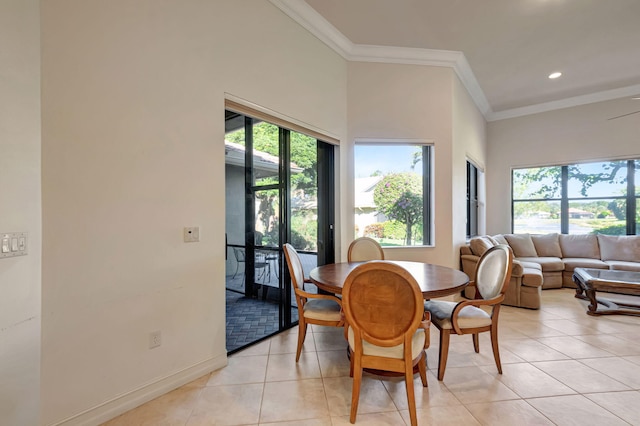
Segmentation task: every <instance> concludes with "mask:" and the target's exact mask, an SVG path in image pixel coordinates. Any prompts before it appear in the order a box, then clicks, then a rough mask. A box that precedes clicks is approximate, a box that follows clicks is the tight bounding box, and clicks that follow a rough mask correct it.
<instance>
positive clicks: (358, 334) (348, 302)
mask: <svg viewBox="0 0 640 426" xmlns="http://www.w3.org/2000/svg"><path fill="white" fill-rule="evenodd" d="M423 304H424V299H423V297H422V291H421V290H420V287H419V286H418V283H417V282H416V280H415V278H413V276H412V275H411V274H410V273H409V272H408V271H407V270H406V269H404V268H403V267H401V266H399V265H396V264H394V263H390V262H385V261H371V262H367V263H364V264H362V265H358V266H357V267H356V268H354V270H353V271H351V272H350V273H349V275H348V276H347V279H346V280H345V283H344V286H343V291H342V306H343V310H344V315H345V328H346V335H347V337H348V341H349V354H350V360H351V368H350V376H351V377H353V388H352V392H351V416H350V421H351V423H355V421H356V415H357V412H358V401H359V399H360V386H361V383H362V369H363V368H367V369H373V370H382V371H390V372H396V373H402V374H403V375H404V378H405V382H406V383H405V384H406V389H407V398H408V401H409V417H410V418H411V425H416V424H417V418H416V401H415V392H414V388H413V374H414V373H413V372H414V367H415V366H416V365H417V367H418V371H419V372H420V378H421V380H422V385H423V386H424V387H426V386H427V362H426V353H425V349H426V348H427V347H429V323H430V322H429V313H425V311H424V307H423V306H424V305H423Z"/></svg>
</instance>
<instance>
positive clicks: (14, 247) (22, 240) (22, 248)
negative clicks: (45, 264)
mask: <svg viewBox="0 0 640 426" xmlns="http://www.w3.org/2000/svg"><path fill="white" fill-rule="evenodd" d="M0 243H1V245H0V259H4V258H6V257H15V256H24V255H26V254H27V248H28V244H27V233H26V232H0Z"/></svg>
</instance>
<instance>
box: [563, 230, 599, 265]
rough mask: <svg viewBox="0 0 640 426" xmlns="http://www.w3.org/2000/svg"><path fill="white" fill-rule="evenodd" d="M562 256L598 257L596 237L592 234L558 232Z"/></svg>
mask: <svg viewBox="0 0 640 426" xmlns="http://www.w3.org/2000/svg"><path fill="white" fill-rule="evenodd" d="M560 249H561V250H562V257H588V258H591V259H600V249H599V248H598V237H596V236H595V235H593V234H560Z"/></svg>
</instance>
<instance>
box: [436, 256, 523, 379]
mask: <svg viewBox="0 0 640 426" xmlns="http://www.w3.org/2000/svg"><path fill="white" fill-rule="evenodd" d="M512 267H513V252H512V251H511V248H509V246H507V245H505V244H500V245H497V246H495V247H492V248H490V249H489V250H487V251H486V252H485V253H484V254H483V255H482V257H481V258H480V260H479V261H478V267H477V269H476V273H475V277H474V279H473V281H470V283H469V285H470V286H475V287H476V290H477V291H476V294H477V295H478V297H479V298H478V299H474V300H465V301H462V302H459V303H456V302H449V301H444V300H428V301H426V302H425V303H424V307H425V310H426V311H427V312H430V313H431V321H432V322H433V324H434V325H435V326H436V327H437V328H438V330H440V354H439V357H438V358H439V359H438V380H442V379H443V378H444V370H445V368H446V367H447V357H448V354H449V338H450V335H451V333H454V334H471V335H472V337H473V348H474V350H475V351H476V353H479V352H480V343H479V339H478V333H481V332H484V331H489V332H490V333H491V347H492V348H493V357H494V359H495V362H496V366H497V367H498V373H500V374H502V364H501V363H500V352H499V349H498V315H499V314H500V306H501V303H502V301H503V300H504V294H505V292H506V290H507V286H508V284H509V277H510V276H511V268H512ZM481 306H487V307H490V311H489V312H488V313H487V312H486V311H485V310H483V309H480V307H481Z"/></svg>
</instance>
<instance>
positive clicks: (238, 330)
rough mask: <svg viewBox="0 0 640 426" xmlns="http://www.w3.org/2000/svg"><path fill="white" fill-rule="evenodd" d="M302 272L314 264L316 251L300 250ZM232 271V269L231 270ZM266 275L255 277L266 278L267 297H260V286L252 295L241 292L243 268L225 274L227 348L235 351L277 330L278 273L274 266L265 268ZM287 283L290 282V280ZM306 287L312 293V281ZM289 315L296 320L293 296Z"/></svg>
mask: <svg viewBox="0 0 640 426" xmlns="http://www.w3.org/2000/svg"><path fill="white" fill-rule="evenodd" d="M300 259H301V261H302V264H303V268H304V271H305V275H308V274H309V271H310V270H311V269H313V268H315V267H316V264H317V257H316V256H315V255H309V254H300ZM232 272H233V271H232ZM268 273H269V276H268V277H267V276H266V274H265V275H264V276H261V277H258V278H257V279H256V281H259V282H266V283H267V284H268V285H267V286H265V287H264V288H267V289H268V290H267V295H266V296H267V297H266V299H265V300H263V288H259V289H258V291H257V294H256V295H254V297H251V298H248V297H245V295H244V271H240V272H239V273H237V274H236V276H235V277H233V275H228V276H227V277H226V289H227V291H226V340H227V344H226V346H227V352H232V351H236V350H238V349H240V348H243V347H246V346H248V345H250V344H252V343H254V342H257V341H259V340H261V339H262V338H264V337H267V336H269V335H271V334H274V333H276V332H278V331H279V330H278V329H279V321H278V315H279V308H278V291H277V286H278V277H277V276H276V274H275V270H274V269H272V270H271V271H268ZM289 285H290V284H289ZM306 289H307V291H309V292H311V293H315V292H316V291H317V289H316V288H315V287H314V286H313V285H308V286H307V288H306ZM291 317H292V320H293V321H297V320H298V309H297V307H296V305H295V298H294V297H293V296H292V301H291Z"/></svg>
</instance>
